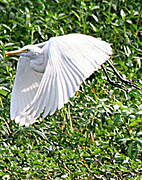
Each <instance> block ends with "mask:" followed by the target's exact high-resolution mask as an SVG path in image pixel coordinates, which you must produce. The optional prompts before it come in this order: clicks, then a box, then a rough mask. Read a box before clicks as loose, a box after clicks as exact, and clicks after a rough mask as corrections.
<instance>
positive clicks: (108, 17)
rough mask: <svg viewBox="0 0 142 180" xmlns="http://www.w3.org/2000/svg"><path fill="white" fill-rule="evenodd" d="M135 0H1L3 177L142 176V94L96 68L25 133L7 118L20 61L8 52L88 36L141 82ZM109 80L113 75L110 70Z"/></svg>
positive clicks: (140, 28)
mask: <svg viewBox="0 0 142 180" xmlns="http://www.w3.org/2000/svg"><path fill="white" fill-rule="evenodd" d="M141 18H142V4H141V1H140V0H129V1H128V0H126V1H124V0H119V1H117V0H114V1H112V0H110V1H109V0H102V1H100V0H96V1H94V0H90V1H87V0H68V1H65V0H54V1H53V0H52V1H51V0H49V1H46V0H37V1H33V0H25V1H22V0H21V1H18V0H7V1H6V0H2V1H0V51H1V53H0V59H1V60H0V178H1V179H4V180H6V179H7V180H8V179H12V180H14V179H67V180H70V179H102V180H107V179H129V180H130V179H131V180H134V179H142V176H141V175H142V123H141V120H142V97H141V96H140V91H139V90H136V89H135V88H131V87H128V92H127V93H126V92H124V91H123V90H121V89H118V88H116V87H112V86H111V85H110V84H109V83H108V82H107V81H106V78H105V76H104V74H103V71H102V70H100V71H98V72H96V73H95V74H94V75H92V76H91V78H89V79H88V80H87V81H86V82H85V83H84V84H83V85H82V86H81V88H80V91H79V92H78V93H77V94H76V96H75V97H73V98H72V99H71V100H70V102H69V103H68V104H66V105H65V107H64V108H63V109H61V110H59V111H57V112H56V113H55V114H54V115H52V116H48V117H47V118H46V119H45V120H44V121H42V122H40V123H35V124H34V125H32V126H31V127H29V128H25V127H19V126H18V125H17V124H15V122H13V121H11V120H10V118H9V103H10V92H11V89H12V85H13V80H14V77H15V70H16V64H17V61H16V60H17V57H15V56H13V57H5V55H4V52H5V51H6V50H8V49H9V50H13V49H16V48H18V47H22V46H23V45H26V44H31V43H38V42H42V41H45V40H47V39H49V38H50V37H52V36H57V35H62V34H67V33H73V32H77V33H85V34H89V35H92V36H96V37H101V38H102V39H103V40H106V41H108V42H109V43H111V44H112V47H113V50H114V52H113V57H112V61H113V63H114V65H115V67H116V68H117V69H118V70H119V71H120V72H121V73H122V74H123V76H124V77H125V76H126V77H128V78H129V79H131V80H133V81H135V82H136V83H137V84H138V85H140V84H141V82H142V81H141V76H142V71H141V56H142V50H141V47H142V41H141V40H142V39H141V37H142V24H141ZM110 75H111V77H112V78H113V74H112V73H110Z"/></svg>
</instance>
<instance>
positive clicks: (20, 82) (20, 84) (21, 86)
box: [10, 56, 42, 121]
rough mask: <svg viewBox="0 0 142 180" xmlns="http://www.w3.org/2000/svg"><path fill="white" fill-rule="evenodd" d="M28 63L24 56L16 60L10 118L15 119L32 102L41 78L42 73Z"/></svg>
mask: <svg viewBox="0 0 142 180" xmlns="http://www.w3.org/2000/svg"><path fill="white" fill-rule="evenodd" d="M29 63H30V61H29V60H28V59H27V58H26V57H24V56H21V57H20V59H19V61H18V65H17V72H16V78H15V81H14V86H13V90H12V95H11V108H10V115H11V119H15V118H16V117H17V116H18V115H19V114H20V113H21V112H22V111H23V110H24V109H25V108H26V107H27V106H28V105H29V104H30V103H31V102H32V100H33V98H34V96H35V94H36V91H37V89H38V87H39V84H40V81H41V79H42V74H41V73H37V72H35V71H33V70H32V69H31V68H30V64H29ZM16 121H17V120H16Z"/></svg>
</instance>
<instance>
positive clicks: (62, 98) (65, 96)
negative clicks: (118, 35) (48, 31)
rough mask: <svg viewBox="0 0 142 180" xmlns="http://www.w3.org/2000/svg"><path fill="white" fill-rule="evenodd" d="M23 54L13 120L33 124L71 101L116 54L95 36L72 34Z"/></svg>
mask: <svg viewBox="0 0 142 180" xmlns="http://www.w3.org/2000/svg"><path fill="white" fill-rule="evenodd" d="M17 53H18V54H20V55H21V56H20V59H19V62H18V66H17V72H16V78H15V82H14V87H13V90H12V98H11V110H10V114H11V119H14V120H15V121H16V122H17V123H19V124H20V125H25V126H29V125H30V124H33V123H34V122H35V121H36V120H37V118H38V117H39V116H40V115H41V113H42V118H45V117H46V116H47V115H48V114H50V115H51V114H53V113H54V112H55V111H56V110H57V109H60V108H62V107H63V106H64V104H65V103H67V102H68V100H69V98H70V97H72V96H73V95H74V94H75V92H76V91H77V90H78V89H79V86H80V84H81V83H82V82H83V81H84V80H85V79H86V78H88V77H89V76H90V75H91V74H92V73H93V72H94V71H97V70H98V69H99V68H101V65H102V64H103V63H104V62H106V61H107V60H108V59H109V57H110V55H111V54H112V49H111V47H110V44H108V43H107V42H105V41H102V40H100V39H97V38H94V37H92V36H88V35H83V34H69V35H63V36H58V37H52V38H50V39H49V41H46V42H44V43H41V44H36V45H28V46H25V47H24V48H22V49H21V50H18V51H13V52H8V53H6V54H7V55H10V54H17Z"/></svg>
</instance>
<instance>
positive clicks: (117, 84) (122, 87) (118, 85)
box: [101, 65, 127, 91]
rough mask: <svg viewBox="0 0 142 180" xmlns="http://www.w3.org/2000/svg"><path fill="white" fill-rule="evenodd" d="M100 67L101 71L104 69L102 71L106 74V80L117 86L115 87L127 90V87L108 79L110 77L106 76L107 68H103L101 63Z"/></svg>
mask: <svg viewBox="0 0 142 180" xmlns="http://www.w3.org/2000/svg"><path fill="white" fill-rule="evenodd" d="M101 67H102V69H103V71H104V73H105V75H106V77H107V81H108V82H109V83H110V84H111V85H114V86H117V87H119V88H121V89H124V90H125V91H127V89H126V88H125V87H124V86H122V85H120V84H119V83H117V82H114V81H112V80H111V79H110V77H109V76H108V72H107V70H106V69H105V67H104V66H103V65H101Z"/></svg>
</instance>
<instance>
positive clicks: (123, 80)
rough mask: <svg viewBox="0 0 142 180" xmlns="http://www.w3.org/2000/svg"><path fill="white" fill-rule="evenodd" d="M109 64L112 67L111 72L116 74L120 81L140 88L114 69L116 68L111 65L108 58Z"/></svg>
mask: <svg viewBox="0 0 142 180" xmlns="http://www.w3.org/2000/svg"><path fill="white" fill-rule="evenodd" d="M107 62H108V64H109V66H110V67H111V68H112V70H113V72H114V73H115V74H116V76H117V77H118V78H119V79H120V80H121V81H122V82H124V83H125V84H128V85H129V86H133V87H135V88H137V89H140V88H139V87H138V86H137V85H136V84H135V83H133V82H132V81H130V80H128V79H124V78H123V77H122V76H121V75H120V73H119V72H118V71H117V70H116V68H115V67H114V66H113V65H112V63H111V62H110V61H109V60H108V61H107Z"/></svg>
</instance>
